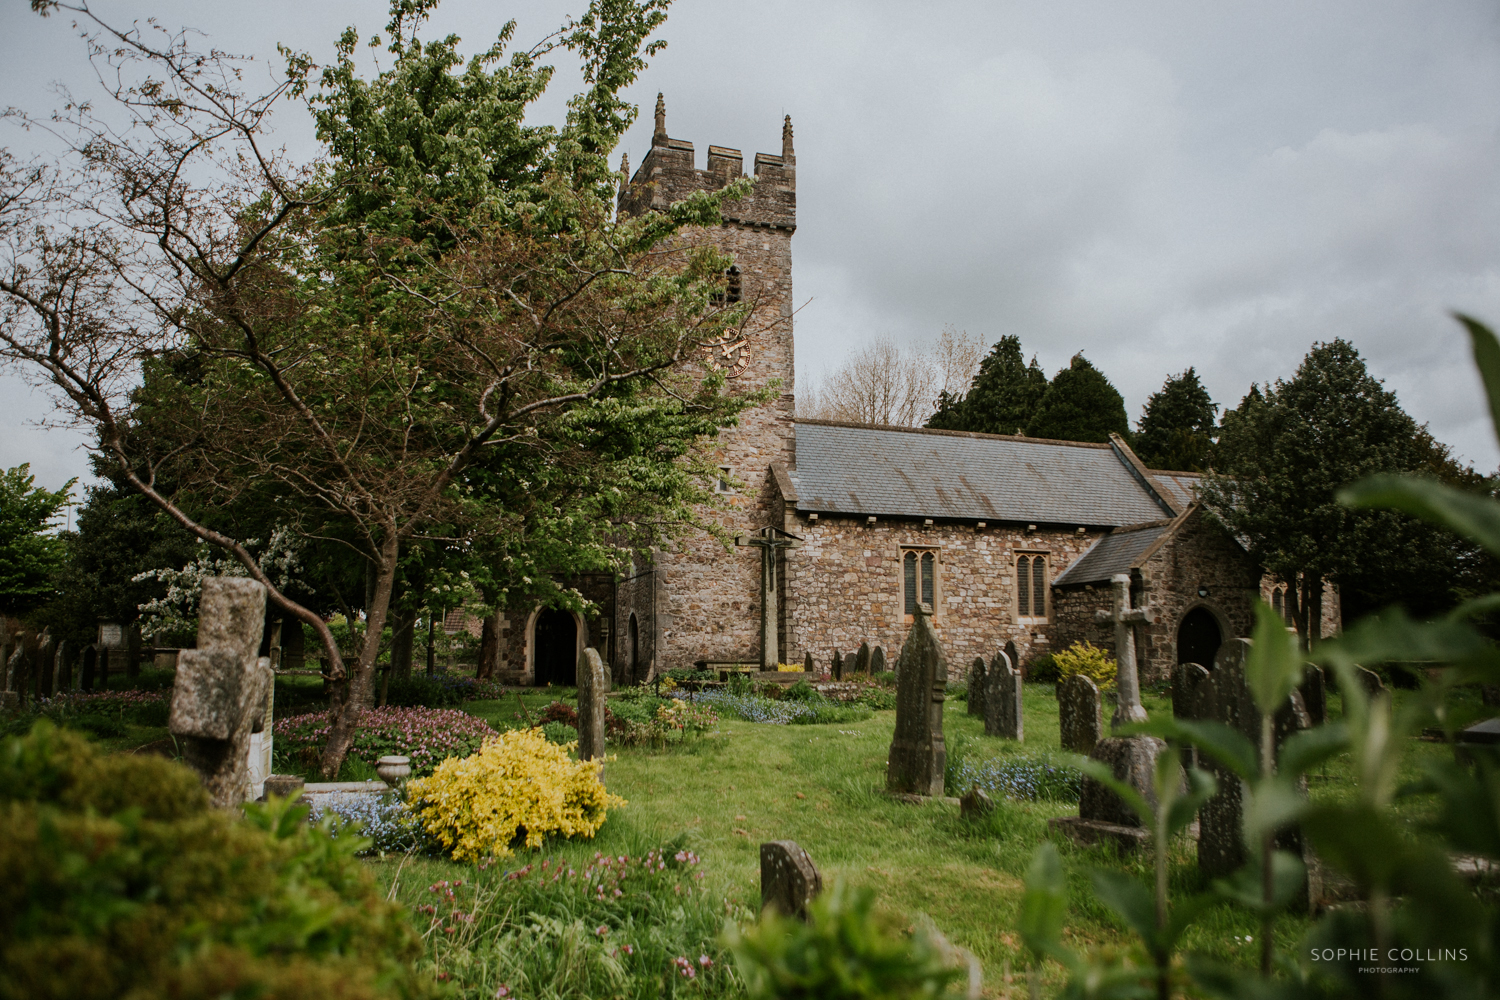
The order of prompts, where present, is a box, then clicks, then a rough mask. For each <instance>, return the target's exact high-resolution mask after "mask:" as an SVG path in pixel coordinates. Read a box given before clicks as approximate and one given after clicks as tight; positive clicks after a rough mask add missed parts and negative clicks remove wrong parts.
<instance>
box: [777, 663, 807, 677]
mask: <svg viewBox="0 0 1500 1000" xmlns="http://www.w3.org/2000/svg"><path fill="white" fill-rule="evenodd" d="M802 666H803V665H802V664H800V663H778V664H776V672H777V673H778V674H800V673H802V672H803V670H802Z"/></svg>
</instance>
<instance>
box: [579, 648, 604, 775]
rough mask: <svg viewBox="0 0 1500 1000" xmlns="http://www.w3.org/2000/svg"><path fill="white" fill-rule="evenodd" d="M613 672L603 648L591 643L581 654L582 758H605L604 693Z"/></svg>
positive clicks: (580, 754)
mask: <svg viewBox="0 0 1500 1000" xmlns="http://www.w3.org/2000/svg"><path fill="white" fill-rule="evenodd" d="M608 693H609V674H608V672H606V671H605V669H604V660H602V659H601V658H600V657H599V651H598V650H596V649H594V648H593V647H592V646H590V647H589V648H588V649H585V650H584V651H583V652H582V653H580V654H579V656H578V759H579V760H603V759H604V696H605V695H606V694H608Z"/></svg>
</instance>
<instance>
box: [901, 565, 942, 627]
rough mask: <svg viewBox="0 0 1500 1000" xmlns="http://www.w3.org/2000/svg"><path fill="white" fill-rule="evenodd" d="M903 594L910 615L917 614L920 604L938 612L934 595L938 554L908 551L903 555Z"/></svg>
mask: <svg viewBox="0 0 1500 1000" xmlns="http://www.w3.org/2000/svg"><path fill="white" fill-rule="evenodd" d="M901 579H902V581H903V586H902V593H903V594H904V595H905V601H904V604H905V607H906V613H907V614H908V615H914V614H916V613H917V604H918V603H919V602H920V603H922V604H925V605H927V606H928V607H929V608H932V609H933V610H934V611H936V610H937V607H936V602H935V599H934V595H935V593H936V590H937V553H936V552H932V551H931V550H928V551H925V552H923V551H920V550H912V549H907V550H906V551H905V552H904V553H902V555H901Z"/></svg>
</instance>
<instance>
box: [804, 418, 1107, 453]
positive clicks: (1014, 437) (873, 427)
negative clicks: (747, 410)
mask: <svg viewBox="0 0 1500 1000" xmlns="http://www.w3.org/2000/svg"><path fill="white" fill-rule="evenodd" d="M792 424H793V425H796V424H812V425H814V426H817V427H848V428H851V429H853V430H866V431H891V432H893V433H900V434H938V435H942V436H944V437H961V438H973V439H975V440H978V441H1020V442H1023V443H1025V444H1061V445H1067V446H1068V447H1070V448H1094V449H1108V448H1109V444H1108V443H1103V444H1099V443H1096V442H1093V441H1063V440H1060V439H1058V438H1034V437H1026V436H1025V435H1022V434H985V433H982V432H980V431H950V430H943V429H940V428H937V427H900V426H897V425H895V424H861V423H855V422H853V421H849V420H817V419H813V418H810V417H793V418H792Z"/></svg>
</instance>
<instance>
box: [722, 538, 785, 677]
mask: <svg viewBox="0 0 1500 1000" xmlns="http://www.w3.org/2000/svg"><path fill="white" fill-rule="evenodd" d="M734 544H736V545H739V546H749V547H753V548H758V549H760V669H762V670H775V669H776V664H778V663H780V662H781V649H780V643H779V641H778V639H777V635H776V626H777V618H778V617H779V616H778V615H777V611H778V610H779V608H778V604H777V592H778V590H779V589H780V588H778V587H777V586H776V552H777V550H779V549H795V548H799V547H800V546H801V545H802V539H800V538H798V537H797V536H796V535H793V534H791V533H790V532H786V531H782V530H781V529H780V528H776V527H773V526H771V525H767V526H766V527H764V528H761V529H760V530H759V531H757V532H756V533H755V534H753V535H740V536H738V537H737V538H735V540H734Z"/></svg>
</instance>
